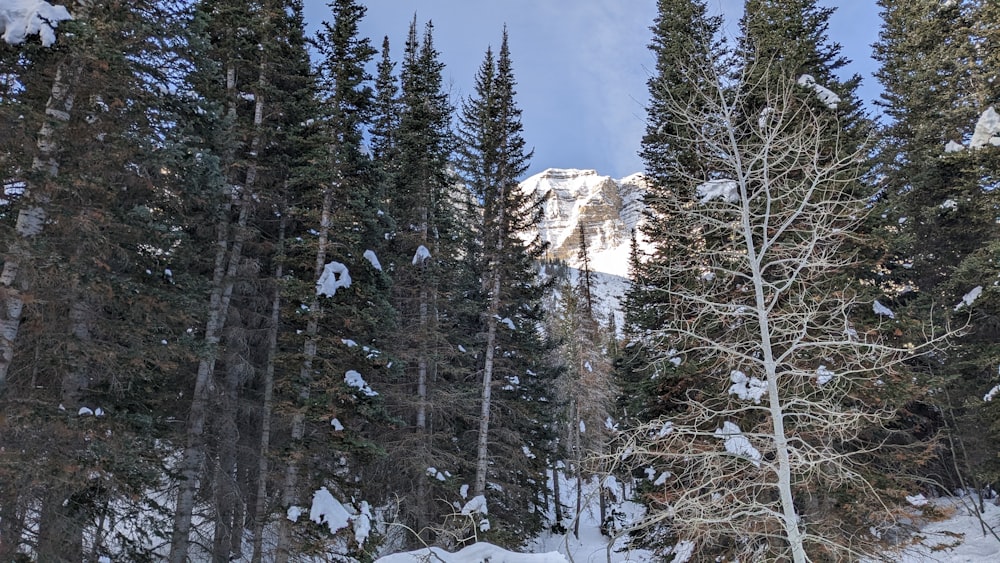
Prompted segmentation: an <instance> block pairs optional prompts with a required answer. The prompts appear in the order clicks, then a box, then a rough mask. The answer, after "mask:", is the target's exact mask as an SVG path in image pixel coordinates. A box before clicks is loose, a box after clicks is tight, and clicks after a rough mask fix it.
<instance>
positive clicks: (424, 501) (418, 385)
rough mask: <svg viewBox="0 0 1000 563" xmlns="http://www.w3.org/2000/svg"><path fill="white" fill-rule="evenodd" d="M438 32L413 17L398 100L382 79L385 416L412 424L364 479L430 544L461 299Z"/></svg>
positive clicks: (449, 448) (386, 443)
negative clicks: (377, 481) (388, 299)
mask: <svg viewBox="0 0 1000 563" xmlns="http://www.w3.org/2000/svg"><path fill="white" fill-rule="evenodd" d="M433 29H434V28H433V26H432V25H431V24H430V23H428V24H427V25H426V27H425V29H424V33H423V34H422V35H421V34H419V33H418V31H417V22H416V18H414V20H413V22H412V23H411V25H410V28H409V32H408V36H407V40H406V43H405V46H404V53H403V60H402V64H401V69H400V97H399V100H398V101H397V102H392V100H391V96H389V93H390V92H391V87H388V83H389V82H391V81H388V80H386V78H387V77H386V76H385V75H384V74H383V76H382V80H380V81H379V85H380V88H383V90H382V91H381V92H380V96H379V98H378V100H379V104H380V105H379V112H380V114H379V116H378V117H379V119H382V118H388V119H392V116H393V113H394V110H393V109H392V106H395V107H396V108H398V111H399V113H398V116H399V117H398V127H397V128H396V129H395V131H394V133H393V136H392V141H391V142H390V143H389V144H388V147H390V148H389V150H388V152H387V153H384V154H383V156H382V160H381V161H380V162H378V164H379V168H380V170H381V174H382V175H383V177H384V179H385V191H384V197H385V202H386V207H385V213H386V215H387V216H388V217H389V218H390V221H391V222H392V223H389V225H388V226H390V227H391V226H392V225H395V227H396V228H395V230H393V231H388V233H387V234H386V237H388V244H387V245H386V249H385V253H386V254H385V256H384V257H383V260H382V263H383V264H384V265H385V267H386V269H387V272H389V275H390V276H391V277H392V305H393V309H394V311H396V315H397V316H396V319H397V322H398V324H397V325H396V327H395V330H393V332H392V333H391V344H390V345H389V346H387V348H388V350H385V352H386V353H387V354H388V357H389V358H390V362H391V363H392V368H391V370H390V371H388V372H387V374H386V377H387V379H386V383H387V387H386V393H385V394H386V405H387V409H388V410H389V413H390V414H391V415H392V416H393V417H395V418H396V419H397V421H398V422H397V424H399V425H401V426H403V427H405V428H406V429H407V430H406V431H405V432H395V433H392V435H390V436H386V435H385V434H384V433H383V434H381V436H383V437H385V438H387V439H384V440H381V444H382V446H383V447H384V448H385V450H386V452H387V453H388V456H387V457H385V458H383V459H381V460H376V461H375V462H373V463H371V464H369V465H368V466H367V467H366V468H365V471H366V478H373V477H370V476H374V475H380V476H382V478H384V479H385V480H386V482H387V483H388V486H386V487H385V488H384V489H383V491H382V493H383V494H384V495H386V496H385V497H380V498H379V499H376V500H377V501H380V500H382V499H388V498H390V497H392V496H403V497H405V498H406V502H405V503H404V504H403V506H402V510H403V515H402V517H403V519H404V521H406V522H407V523H408V525H410V527H411V528H413V529H414V530H415V531H417V532H418V533H419V534H420V536H421V537H422V538H423V539H425V540H427V539H430V538H431V537H433V536H434V535H435V533H434V532H433V531H432V530H431V529H430V527H431V526H439V524H440V522H441V517H440V508H439V507H437V506H435V505H436V504H437V499H440V498H453V497H454V496H455V489H456V487H454V486H452V485H453V484H452V483H449V482H447V479H446V476H445V472H448V474H452V470H453V469H456V470H457V468H458V466H459V462H458V459H457V453H456V452H455V447H454V444H453V443H452V441H451V438H452V437H453V436H454V434H453V433H452V429H453V428H454V426H453V424H454V422H453V420H451V419H450V418H451V416H452V413H451V412H450V408H448V407H446V406H445V405H449V406H450V404H451V401H453V400H454V398H453V397H454V395H453V394H452V391H453V389H452V385H453V384H454V383H455V381H456V378H457V377H458V375H457V374H456V373H455V372H454V371H453V367H454V361H455V358H456V357H457V356H458V354H459V352H458V350H457V349H456V347H455V343H454V342H453V340H455V338H454V337H455V335H454V333H453V332H452V329H453V326H454V323H455V322H456V318H455V316H454V315H453V314H452V311H451V308H452V307H453V306H454V304H455V303H456V302H457V301H458V299H457V295H456V292H457V291H459V290H458V286H457V283H456V281H455V280H456V278H455V276H456V275H457V270H456V267H457V266H456V264H457V260H458V257H459V256H460V254H461V253H460V252H459V250H458V249H459V246H460V244H461V242H460V238H459V236H458V233H457V231H456V229H457V227H458V225H457V224H456V217H457V210H456V208H455V202H454V201H453V200H452V198H451V197H450V194H451V193H452V189H453V186H454V185H455V179H454V177H453V175H452V174H451V173H450V171H449V159H450V155H451V152H452V150H453V146H454V139H453V136H452V133H451V130H450V124H451V112H452V107H451V104H450V102H449V100H448V96H447V94H446V93H445V92H444V90H443V77H442V72H443V68H444V65H443V64H442V63H441V62H440V61H439V53H438V51H437V49H436V48H435V46H434V41H433ZM384 60H385V59H383V61H384ZM387 87H388V90H386V89H385V88H387ZM390 122H391V121H390ZM386 123H389V122H386ZM382 138H384V137H382ZM373 431H374V429H373ZM428 468H435V471H430V470H429V469H428ZM438 469H440V471H438ZM438 475H440V479H439V478H438ZM442 479H443V480H442ZM409 540H410V541H413V540H414V538H409Z"/></svg>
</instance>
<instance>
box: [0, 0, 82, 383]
mask: <svg viewBox="0 0 1000 563" xmlns="http://www.w3.org/2000/svg"><path fill="white" fill-rule="evenodd" d="M88 4H89V3H83V4H81V8H80V10H78V12H77V14H75V15H76V17H77V19H80V18H83V17H86V11H87V7H88ZM82 72H83V62H82V61H80V60H79V59H78V58H77V57H76V56H70V57H68V58H67V60H64V61H62V62H60V63H59V65H58V66H57V68H56V74H55V78H54V79H53V80H52V89H51V90H50V94H49V99H48V101H47V102H46V103H45V121H44V122H43V123H42V126H41V127H40V128H39V130H38V134H37V135H36V137H37V141H36V145H37V147H38V152H37V154H36V156H35V158H34V159H33V161H32V163H31V172H32V174H31V175H29V178H32V179H33V178H38V180H37V182H36V181H32V179H29V180H28V181H27V182H26V186H25V189H24V195H22V196H21V209H20V210H19V211H18V214H17V223H16V224H15V227H14V230H15V235H16V236H15V237H13V239H12V240H11V241H10V243H9V246H8V247H7V251H6V253H5V254H4V256H3V272H2V273H0V298H2V300H3V304H2V306H0V392H3V390H4V388H5V387H6V385H7V376H8V373H9V371H10V365H11V362H12V361H13V359H14V345H15V342H16V340H17V334H18V331H19V330H20V327H21V314H22V312H23V309H24V303H25V298H26V296H27V294H28V292H30V291H31V287H30V285H29V282H28V279H30V275H26V274H27V272H26V270H27V269H28V268H29V264H30V262H31V261H32V259H33V258H34V256H33V251H32V248H31V247H32V240H33V239H34V238H35V237H37V236H38V235H40V234H41V233H42V230H43V228H44V225H45V220H46V217H47V211H46V206H47V205H48V203H49V200H50V194H51V192H52V191H53V190H54V186H53V184H54V183H55V180H56V178H57V177H58V176H59V164H60V162H59V148H60V142H61V140H62V139H61V137H62V130H63V129H64V128H65V127H66V124H67V123H68V122H69V120H70V115H71V112H72V110H73V101H74V98H75V95H76V92H75V88H76V84H77V82H78V81H79V79H80V75H81V73H82Z"/></svg>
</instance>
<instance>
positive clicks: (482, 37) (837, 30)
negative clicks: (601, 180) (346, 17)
mask: <svg viewBox="0 0 1000 563" xmlns="http://www.w3.org/2000/svg"><path fill="white" fill-rule="evenodd" d="M363 3H364V4H365V5H366V6H367V7H368V13H367V15H366V16H365V19H364V20H363V21H362V25H361V33H362V35H365V36H367V37H370V38H371V39H372V43H373V44H374V46H375V47H376V48H379V47H380V46H381V44H382V37H383V36H385V35H388V36H389V42H390V45H391V49H392V58H393V60H395V61H399V59H400V58H401V54H402V46H403V42H404V41H405V39H406V32H407V29H408V28H409V24H410V21H411V20H412V19H413V15H414V14H416V16H417V22H418V26H419V27H420V30H421V32H422V30H423V25H424V23H425V22H426V21H427V20H431V21H432V22H433V23H434V28H435V29H434V41H435V45H436V47H437V49H438V51H439V52H440V53H441V61H442V62H443V63H444V64H445V81H446V85H447V87H448V89H449V91H450V94H451V96H452V99H453V102H454V103H455V105H456V106H458V104H459V102H460V100H461V99H463V98H465V97H467V96H469V95H470V94H471V93H472V83H473V79H474V77H475V73H476V70H477V69H478V67H479V65H480V63H481V62H482V59H483V55H484V53H485V52H486V48H487V46H490V45H492V46H493V47H494V49H496V48H497V47H498V46H499V43H500V36H501V33H502V29H503V25H504V24H505V23H506V24H507V28H508V33H509V35H510V49H511V57H512V59H513V64H514V74H515V77H516V78H517V81H518V87H517V91H518V96H517V101H518V104H519V105H520V107H521V110H522V112H523V113H522V123H523V125H524V137H525V140H526V141H527V144H528V146H529V147H534V149H535V154H534V158H533V159H532V163H531V167H530V169H529V171H528V174H529V175H530V174H534V173H536V172H541V171H542V170H544V169H546V168H594V169H596V170H597V171H598V172H600V173H601V174H607V175H610V176H613V177H615V178H621V177H624V176H627V175H629V174H631V173H633V172H639V171H641V170H642V161H641V160H640V159H639V157H638V156H637V154H636V153H637V151H638V150H639V141H640V139H641V137H642V132H643V128H644V125H643V120H644V117H645V110H644V106H645V102H646V99H647V91H646V80H647V78H648V77H649V73H650V72H651V71H652V65H653V57H652V54H651V53H650V52H649V50H648V49H647V47H646V46H647V45H648V43H649V40H650V37H651V34H650V31H649V27H650V25H652V22H653V18H654V17H655V15H656V2H655V1H654V0H367V1H363ZM820 3H821V5H826V6H838V10H837V12H836V13H835V14H834V16H833V19H832V21H831V25H830V32H829V35H830V38H831V39H832V40H834V41H837V42H839V43H841V44H842V45H843V48H844V50H843V53H844V55H846V56H847V57H848V58H850V59H852V60H853V61H854V62H853V63H852V65H851V66H850V67H849V68H848V70H847V73H855V72H856V73H859V74H861V75H862V76H864V77H865V84H864V86H863V88H862V91H861V96H862V97H863V98H864V99H866V100H869V101H870V100H872V99H873V98H875V97H877V96H878V93H879V91H880V90H879V86H878V84H877V82H876V81H875V80H874V78H872V77H871V73H872V71H873V70H874V66H875V65H874V63H873V62H872V61H871V59H870V54H871V44H872V43H874V42H875V40H876V39H877V38H878V28H879V17H878V9H877V7H876V6H875V0H844V1H841V2H836V1H832V0H826V1H823V0H820ZM305 7H306V21H307V24H309V25H310V26H311V30H313V31H314V30H315V29H316V27H315V26H316V25H318V24H319V22H321V21H322V20H324V19H329V17H330V16H329V10H328V8H327V7H326V1H325V0H306V1H305ZM709 7H710V9H712V10H714V11H715V12H716V13H723V14H725V16H726V20H727V27H726V31H727V34H728V35H730V36H735V35H736V33H737V31H738V27H737V21H738V20H739V18H740V16H741V15H742V11H743V1H742V0H709Z"/></svg>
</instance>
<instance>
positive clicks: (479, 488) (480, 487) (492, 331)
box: [473, 274, 500, 496]
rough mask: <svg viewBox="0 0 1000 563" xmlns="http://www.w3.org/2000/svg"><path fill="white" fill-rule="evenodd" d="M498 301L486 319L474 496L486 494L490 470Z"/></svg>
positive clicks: (496, 276)
mask: <svg viewBox="0 0 1000 563" xmlns="http://www.w3.org/2000/svg"><path fill="white" fill-rule="evenodd" d="M499 277H500V276H499V274H494V282H493V288H494V289H496V290H499V286H500V279H499ZM497 293H499V291H497ZM496 310H497V307H496V299H495V298H491V304H490V307H489V311H488V313H487V318H486V350H485V356H486V360H485V362H484V364H483V389H482V397H481V398H480V401H481V404H480V407H481V408H480V411H479V440H478V443H477V446H476V484H475V488H474V493H473V495H474V496H475V495H481V494H484V493H485V492H486V473H487V471H488V470H489V433H490V403H491V401H492V397H491V394H492V389H493V357H494V354H495V349H496V339H497V319H496Z"/></svg>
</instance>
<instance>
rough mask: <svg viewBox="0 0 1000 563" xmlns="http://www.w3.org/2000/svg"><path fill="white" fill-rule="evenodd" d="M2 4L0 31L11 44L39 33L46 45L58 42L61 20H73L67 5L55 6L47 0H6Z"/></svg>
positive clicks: (5, 40) (21, 41) (18, 42)
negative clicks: (57, 36) (57, 33)
mask: <svg viewBox="0 0 1000 563" xmlns="http://www.w3.org/2000/svg"><path fill="white" fill-rule="evenodd" d="M3 4H4V5H3V6H0V31H2V32H3V35H2V37H3V40H4V42H6V43H7V44H9V45H19V44H21V43H24V40H25V39H27V38H28V37H29V36H31V35H38V37H39V38H40V39H41V41H42V45H43V46H45V47H51V46H52V44H53V43H55V42H56V27H58V26H59V22H61V21H66V20H71V19H73V16H71V15H70V13H69V10H67V9H66V7H65V6H53V5H52V4H49V3H48V2H46V1H45V0H4V1H3Z"/></svg>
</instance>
